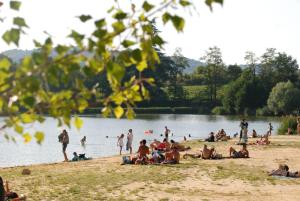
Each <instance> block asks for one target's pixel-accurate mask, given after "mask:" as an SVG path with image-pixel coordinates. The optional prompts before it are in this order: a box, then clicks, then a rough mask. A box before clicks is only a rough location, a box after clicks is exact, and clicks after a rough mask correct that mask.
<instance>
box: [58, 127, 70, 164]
mask: <svg viewBox="0 0 300 201" xmlns="http://www.w3.org/2000/svg"><path fill="white" fill-rule="evenodd" d="M58 141H59V142H60V143H62V151H63V154H64V158H65V160H64V162H68V161H69V159H68V156H67V153H66V150H67V146H68V144H69V135H68V132H67V131H66V130H65V129H64V130H63V131H62V133H61V134H60V135H59V136H58Z"/></svg>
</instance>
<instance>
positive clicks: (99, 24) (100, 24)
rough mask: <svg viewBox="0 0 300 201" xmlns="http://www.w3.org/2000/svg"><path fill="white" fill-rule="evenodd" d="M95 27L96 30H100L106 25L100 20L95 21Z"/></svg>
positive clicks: (103, 20)
mask: <svg viewBox="0 0 300 201" xmlns="http://www.w3.org/2000/svg"><path fill="white" fill-rule="evenodd" d="M95 25H96V27H97V28H101V27H103V26H105V25H106V22H105V19H100V20H97V21H95Z"/></svg>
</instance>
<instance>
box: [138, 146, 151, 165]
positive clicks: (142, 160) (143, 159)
mask: <svg viewBox="0 0 300 201" xmlns="http://www.w3.org/2000/svg"><path fill="white" fill-rule="evenodd" d="M146 143H147V141H146V140H142V141H141V145H140V147H139V149H138V152H137V153H138V156H137V159H136V160H135V164H142V165H146V164H148V162H149V161H148V157H147V155H148V154H150V151H149V147H148V146H146Z"/></svg>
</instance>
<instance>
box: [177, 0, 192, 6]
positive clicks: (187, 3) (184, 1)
mask: <svg viewBox="0 0 300 201" xmlns="http://www.w3.org/2000/svg"><path fill="white" fill-rule="evenodd" d="M179 3H180V5H182V6H183V7H185V6H189V5H191V2H189V1H187V0H180V1H179Z"/></svg>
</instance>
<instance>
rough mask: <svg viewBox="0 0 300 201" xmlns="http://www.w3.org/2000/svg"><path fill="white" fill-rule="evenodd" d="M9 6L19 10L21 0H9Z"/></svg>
mask: <svg viewBox="0 0 300 201" xmlns="http://www.w3.org/2000/svg"><path fill="white" fill-rule="evenodd" d="M9 5H10V8H11V9H13V10H19V9H20V7H21V2H20V1H10V2H9Z"/></svg>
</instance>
